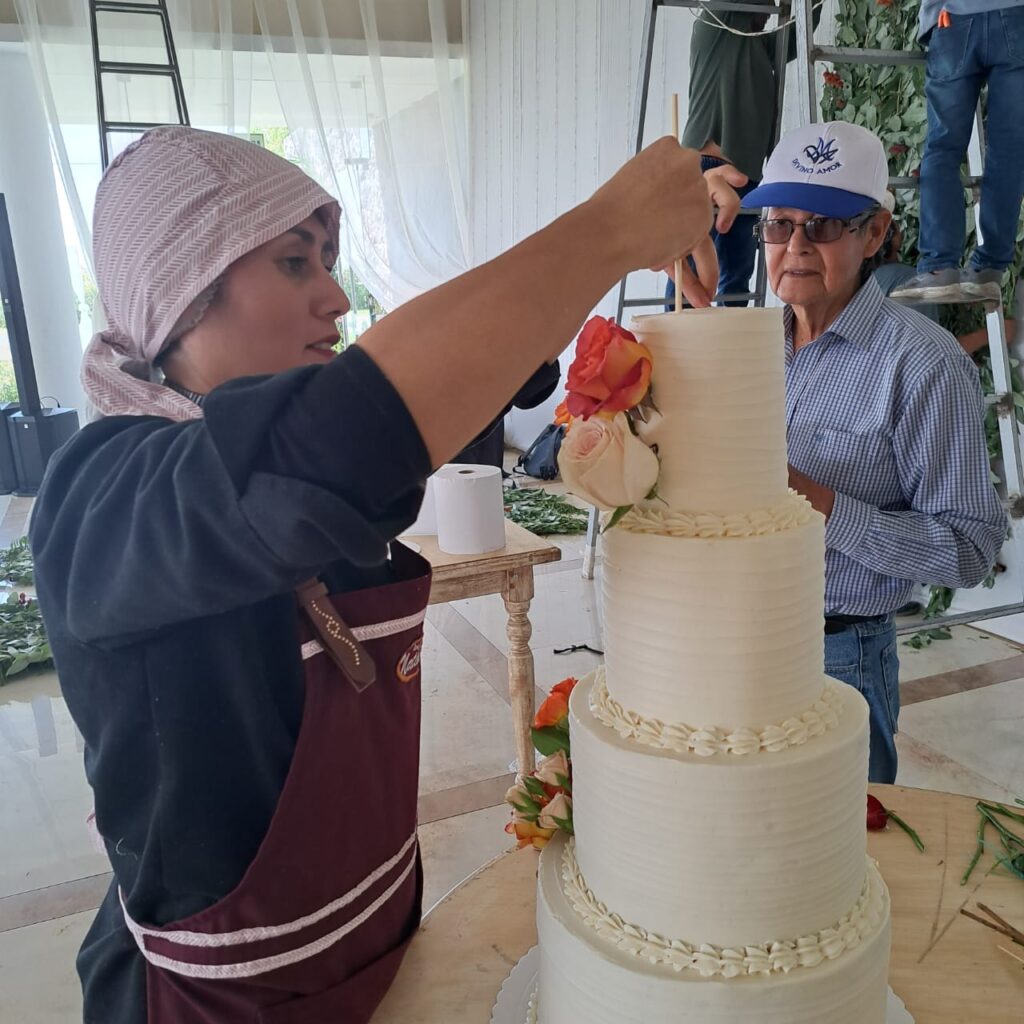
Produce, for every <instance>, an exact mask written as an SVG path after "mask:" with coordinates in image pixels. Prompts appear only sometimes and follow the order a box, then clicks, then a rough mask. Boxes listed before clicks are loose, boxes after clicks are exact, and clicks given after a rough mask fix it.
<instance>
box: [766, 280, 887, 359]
mask: <svg viewBox="0 0 1024 1024" xmlns="http://www.w3.org/2000/svg"><path fill="white" fill-rule="evenodd" d="M884 301H885V296H884V295H883V294H882V289H881V288H879V286H878V282H877V281H876V280H875V278H874V276H871V277H869V278H868V279H867V281H865V282H864V284H862V285H861V287H860V290H859V291H858V292H857V293H856V294H855V295H854V297H853V298H852V299H850V301H849V302H848V303H847V304H846V306H845V308H844V309H843V311H842V312H841V313H840V314H839V316H837V317H836V318H835V320H833V321H832V323H830V324H829V325H828V327H827V329H826V330H825V331H824V333H823V334H822V335H821V337H822V338H825V337H828V336H829V335H835V336H836V337H838V338H842V339H843V340H844V341H849V342H852V343H853V344H854V345H859V346H860V347H861V348H868V347H869V346H870V344H871V338H872V335H873V334H874V329H875V321H876V320H877V319H878V314H879V311H880V310H881V308H882V303H883V302H884ZM793 319H794V317H793V310H792V308H791V307H790V306H786V308H785V310H784V311H783V314H782V322H783V324H784V326H785V329H786V356H787V358H792V356H793ZM819 340H820V339H819Z"/></svg>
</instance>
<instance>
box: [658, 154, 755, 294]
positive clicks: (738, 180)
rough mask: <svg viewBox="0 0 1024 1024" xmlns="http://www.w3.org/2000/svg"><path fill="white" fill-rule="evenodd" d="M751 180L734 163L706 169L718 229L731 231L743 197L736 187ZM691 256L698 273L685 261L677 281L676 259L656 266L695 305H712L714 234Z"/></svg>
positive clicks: (716, 273) (715, 265) (715, 283)
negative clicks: (680, 277)
mask: <svg viewBox="0 0 1024 1024" xmlns="http://www.w3.org/2000/svg"><path fill="white" fill-rule="evenodd" d="M747 180H748V179H747V176H746V175H745V174H744V173H743V172H742V171H739V170H737V169H736V168H735V167H733V166H732V164H723V165H722V166H721V167H712V168H711V170H709V171H705V172H704V183H705V185H706V187H707V190H708V195H709V197H710V198H711V202H712V203H713V204H714V205H715V206H717V207H718V215H717V217H716V218H715V229H716V230H717V231H718V232H719V234H724V233H725V232H726V231H728V230H729V229H730V228H731V227H732V226H733V224H734V223H735V221H736V218H737V217H738V216H739V212H740V197H739V196H738V195H737V194H736V189H737V188H741V187H742V186H744V185H746V183H747ZM690 256H691V257H692V258H693V262H694V265H695V266H696V268H697V269H696V273H695V272H694V270H693V268H692V267H691V266H690V265H689V263H688V262H687V261H686V260H684V261H683V263H682V279H681V280H676V273H675V261H673V262H672V263H670V264H668V265H667V266H664V267H655V268H653V269H655V270H665V271H667V272H668V274H669V275H670V276H671V277H672V279H673V280H674V281H675V282H676V287H677V288H678V289H679V290H680V291H681V292H682V294H683V298H684V299H685V300H686V301H687V302H688V303H689V304H690V305H691V306H693V307H694V308H696V309H704V308H706V307H708V306H710V305H711V303H712V301H713V300H714V298H715V295H716V293H717V292H718V276H719V267H718V254H717V253H716V252H715V246H714V243H713V242H712V241H711V237H710V236H709V235H705V236H704V238H702V239H701V241H700V242H699V243H698V244H697V246H696V247H695V248H694V250H693V251H692V252H691V253H690Z"/></svg>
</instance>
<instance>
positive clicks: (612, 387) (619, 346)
mask: <svg viewBox="0 0 1024 1024" xmlns="http://www.w3.org/2000/svg"><path fill="white" fill-rule="evenodd" d="M653 362H654V361H653V359H652V357H651V353H650V350H649V349H648V348H647V347H646V346H644V345H641V344H640V342H639V341H637V340H636V337H635V336H634V335H632V334H630V332H629V331H627V330H625V329H624V328H622V327H620V326H619V325H618V324H617V323H616V322H615V321H614V320H613V319H612V318H611V317H608V319H605V318H604V317H600V316H594V317H591V318H590V319H589V320H588V321H587V322H586V323H585V324H584V325H583V330H582V331H580V336H579V338H578V339H577V340H576V358H575V359H574V360H573V362H572V366H570V367H569V376H568V381H567V385H566V389H567V390H568V392H569V394H568V397H567V398H566V400H565V405H566V410H567V411H568V413H569V414H570V415H572V416H582V417H583V418H584V419H587V418H589V417H590V416H594V415H598V414H599V415H602V416H604V415H607V416H612V415H614V414H615V413H617V412H625V411H626V409H632V408H633V406H635V405H639V403H640V401H641V399H643V397H644V395H646V394H647V391H648V389H649V388H650V386H651V367H652V365H653Z"/></svg>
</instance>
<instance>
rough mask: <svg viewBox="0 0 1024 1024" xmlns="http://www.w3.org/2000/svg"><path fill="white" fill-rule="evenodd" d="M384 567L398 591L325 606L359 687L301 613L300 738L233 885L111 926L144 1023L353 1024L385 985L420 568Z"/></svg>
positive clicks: (407, 555)
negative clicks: (189, 912) (190, 910)
mask: <svg viewBox="0 0 1024 1024" xmlns="http://www.w3.org/2000/svg"><path fill="white" fill-rule="evenodd" d="M392 563H393V566H394V568H395V570H396V575H397V576H398V578H399V580H400V582H396V583H391V584H388V585H386V586H382V587H374V588H371V589H367V590H360V591H356V592H354V593H348V594H342V595H338V596H331V597H330V598H324V600H325V601H327V602H329V606H333V608H334V609H335V610H336V612H337V614H338V615H339V616H340V617H341V619H342V620H343V621H344V623H345V624H347V625H348V627H349V629H350V630H351V635H353V636H354V637H355V639H356V640H357V641H358V642H359V644H360V645H361V652H362V654H364V655H365V654H369V656H370V658H371V659H372V662H373V665H374V666H375V668H376V678H375V681H374V682H372V683H370V684H369V685H366V680H365V679H364V680H363V681H362V682H357V681H353V678H351V677H350V675H349V674H347V673H343V672H342V671H341V669H340V668H338V667H337V665H336V663H335V661H334V660H332V658H331V657H330V656H329V652H327V651H325V650H324V647H323V646H321V643H320V642H318V640H317V639H316V637H317V633H316V632H315V631H314V630H313V629H312V628H311V626H310V623H309V621H308V618H307V615H306V614H303V615H302V627H301V628H302V639H303V647H302V654H303V659H304V670H305V689H306V692H305V708H304V711H303V717H302V727H301V730H300V732H299V738H298V743H297V745H296V748H295V753H294V756H293V757H292V763H291V768H290V770H289V773H288V777H287V779H286V781H285V785H284V788H283V790H282V792H281V796H280V799H279V800H278V804H277V808H276V810H275V812H274V816H273V818H272V820H271V822H270V827H269V828H268V830H267V834H266V836H265V837H264V839H263V842H262V844H261V845H260V848H259V851H258V852H257V854H256V857H255V859H254V860H253V862H252V863H251V864H250V865H249V867H248V870H247V871H246V873H245V875H244V877H243V878H242V880H241V882H240V883H239V884H238V886H237V887H236V888H235V889H234V890H233V891H232V892H231V893H229V894H228V895H227V896H225V897H224V898H223V899H221V900H220V901H218V902H217V903H215V904H214V905H213V906H211V907H208V908H207V909H206V910H204V911H202V912H200V913H198V914H195V915H193V916H192V917H189V918H186V919H184V920H181V921H175V922H174V923H172V924H169V925H164V926H162V927H149V926H144V925H140V924H137V923H136V922H134V921H132V920H130V919H129V918H128V915H127V913H126V914H125V919H126V921H127V923H128V927H129V929H130V930H131V931H132V933H133V935H134V937H135V940H136V942H137V943H138V945H139V948H140V950H141V951H142V953H143V955H144V956H145V958H146V961H147V963H146V1001H147V1008H148V1022H149V1024H366V1022H367V1021H368V1020H369V1019H370V1017H371V1015H372V1014H373V1012H374V1010H375V1009H376V1007H377V1004H378V1003H379V1002H380V1000H381V999H382V998H383V996H384V993H385V992H386V991H387V989H388V986H389V985H390V984H391V981H392V979H393V978H394V976H395V972H396V971H397V970H398V966H399V964H400V963H401V959H402V955H403V953H404V952H405V946H406V944H407V942H408V940H409V938H410V937H411V935H412V932H413V931H414V930H415V928H416V926H417V925H418V924H419V920H420V899H421V893H422V876H421V870H420V861H419V851H418V848H417V844H416V796H417V782H418V770H419V727H420V682H419V663H420V649H421V646H422V642H423V617H424V614H425V611H426V607H427V599H428V597H429V594H430V566H429V565H428V563H427V562H425V561H424V560H423V559H422V558H420V557H419V556H418V555H416V554H414V553H413V552H412V551H410V550H409V549H408V548H405V547H403V546H402V545H400V544H395V545H393V546H392ZM321 607H323V602H321ZM310 616H311V617H313V618H315V617H316V616H315V615H312V613H310ZM341 629H342V631H343V630H344V626H342V627H341ZM334 632H337V631H336V630H335V631H334ZM346 635H347V634H346ZM343 642H347V641H343ZM325 643H326V641H325ZM349 646H351V647H353V648H354V647H355V646H356V645H353V644H349ZM363 663H364V666H365V658H364V659H363ZM355 675H358V672H357V673H355ZM370 675H371V676H372V675H373V671H372V669H371V670H370ZM360 687H363V688H362V689H360ZM224 827H225V828H230V827H231V823H230V822H229V821H226V822H225V823H224Z"/></svg>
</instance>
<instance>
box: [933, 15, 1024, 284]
mask: <svg viewBox="0 0 1024 1024" xmlns="http://www.w3.org/2000/svg"><path fill="white" fill-rule="evenodd" d="M986 82H988V107H987V111H986V114H985V136H986V153H985V167H984V180H983V182H982V185H981V211H980V214H979V220H980V222H981V233H982V235H983V236H984V239H985V241H984V244H983V245H980V246H979V247H978V249H977V250H976V251H975V253H974V255H973V256H972V257H971V266H972V267H974V268H975V269H977V270H1002V269H1004V268H1005V267H1008V266H1009V265H1010V264H1011V263H1012V262H1013V251H1014V245H1015V244H1016V240H1017V222H1018V219H1019V217H1020V204H1021V196H1022V195H1024V8H1022V7H1007V8H1004V9H1003V10H996V11H982V12H981V13H979V14H953V15H952V20H951V24H950V26H949V28H936V29H934V30H933V31H932V34H931V37H930V38H929V40H928V74H927V79H926V85H925V93H926V95H927V97H928V137H927V140H926V141H925V147H924V156H923V157H922V159H921V237H920V243H919V248H920V250H921V259H920V261H919V262H918V264H917V267H918V270H921V271H926V270H941V269H943V268H946V267H958V266H960V261H961V259H962V258H963V251H964V241H965V234H966V224H965V221H964V216H963V213H964V190H963V186H962V185H961V183H960V166H961V164H962V163H963V160H964V156H965V154H966V153H967V146H968V143H969V142H970V139H971V129H972V127H973V125H974V116H975V110H976V109H977V106H978V97H979V96H980V95H981V89H982V86H983V85H984V84H985V83H986Z"/></svg>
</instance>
